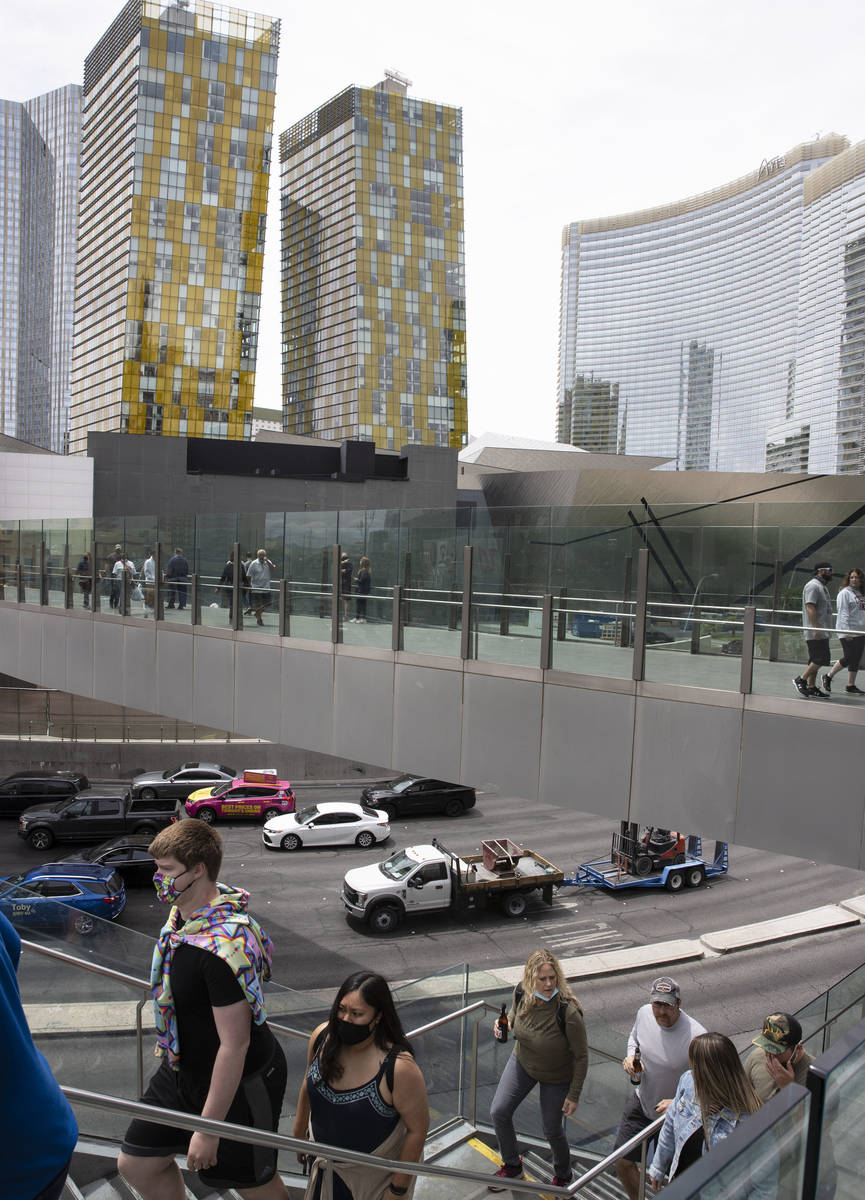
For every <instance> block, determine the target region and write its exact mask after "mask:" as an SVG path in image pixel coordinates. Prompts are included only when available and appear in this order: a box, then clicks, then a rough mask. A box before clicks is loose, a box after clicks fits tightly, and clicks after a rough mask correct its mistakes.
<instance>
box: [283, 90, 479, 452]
mask: <svg viewBox="0 0 865 1200" xmlns="http://www.w3.org/2000/svg"><path fill="white" fill-rule="evenodd" d="M408 86H409V81H408V80H406V79H404V78H403V77H402V76H399V75H397V74H396V73H395V72H388V73H387V74H386V77H385V79H384V81H383V82H382V83H380V84H378V85H377V86H376V87H374V88H361V87H350V88H347V89H346V90H345V91H343V92H340V94H339V95H338V96H335V97H334V98H333V99H332V100H329V101H328V102H327V104H324V105H322V107H321V108H319V109H317V110H316V111H315V112H313V113H310V115H309V116H307V117H304V119H303V120H302V121H298V123H297V124H296V125H293V126H292V127H291V128H290V129H288V130H287V131H286V132H285V133H283V134H282V137H281V140H280V161H281V163H282V180H281V197H282V201H281V203H282V304H283V318H282V320H283V325H282V328H283V341H282V373H283V413H284V427H285V430H286V431H287V432H288V433H294V434H308V435H314V436H317V437H325V438H334V439H342V438H359V439H365V440H373V441H375V443H376V445H377V446H379V447H381V448H382V449H397V450H398V449H399V448H400V447H401V446H402V445H404V444H406V443H421V444H424V445H435V446H457V447H459V446H463V445H465V442H466V440H467V431H468V425H467V412H466V333H465V328H466V325H465V256H464V253H465V252H464V244H463V186H462V112H461V110H460V109H458V108H451V107H449V106H448V105H444V104H435V103H433V102H431V101H426V100H415V99H413V98H412V97H410V96H409V95H408V94H407V93H408Z"/></svg>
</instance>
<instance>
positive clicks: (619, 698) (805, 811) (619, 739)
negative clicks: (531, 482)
mask: <svg viewBox="0 0 865 1200" xmlns="http://www.w3.org/2000/svg"><path fill="white" fill-rule="evenodd" d="M0 671H3V672H6V673H8V674H9V675H12V676H13V677H15V678H19V679H25V680H28V681H31V682H33V683H37V684H40V685H41V686H56V687H62V688H65V689H66V690H68V691H73V692H75V693H77V694H80V695H83V696H98V697H99V698H101V699H103V700H107V701H110V702H112V703H115V704H131V702H132V698H133V693H134V701H135V707H137V708H139V709H144V710H146V711H152V712H156V713H161V714H163V715H165V716H168V717H178V718H180V719H183V720H186V721H194V722H196V723H199V724H201V725H208V726H211V727H213V728H218V729H230V730H232V731H233V732H234V733H236V734H238V735H247V736H253V737H265V738H268V739H270V740H273V741H275V742H278V743H281V744H283V745H288V746H292V745H293V746H298V747H304V748H306V749H307V750H309V751H311V752H313V753H320V754H330V755H337V756H339V757H341V758H346V759H351V760H358V761H362V762H374V763H381V764H383V765H384V766H387V767H392V768H393V769H395V770H418V771H423V772H428V773H430V774H435V775H440V776H442V777H445V778H452V779H459V780H461V781H463V782H465V783H470V784H473V785H475V786H477V787H484V788H490V787H496V788H498V789H500V790H501V791H502V792H506V793H508V794H511V795H519V796H523V797H525V800H526V803H527V804H531V803H532V802H533V801H534V800H535V799H536V798H537V797H541V798H542V799H543V800H545V801H550V802H552V803H554V804H557V805H560V806H572V807H573V808H574V810H575V811H580V812H593V813H598V814H601V815H603V816H607V817H611V818H620V817H624V816H626V815H628V814H629V813H630V815H631V817H632V818H633V819H635V820H641V821H646V822H652V823H655V824H665V825H670V826H673V827H678V828H681V829H685V830H688V831H692V832H699V833H702V834H704V835H705V836H707V837H725V838H726V839H727V840H729V841H735V842H739V843H742V844H744V845H750V846H757V847H760V846H763V847H766V848H767V849H771V850H775V851H781V852H784V853H789V854H796V855H801V856H805V857H809V858H814V859H818V860H821V861H826V862H834V863H837V864H839V865H843V866H850V867H856V868H859V869H862V868H865V854H863V818H865V781H863V773H862V769H861V763H862V746H863V732H865V712H863V711H862V710H861V709H847V708H842V707H841V706H834V707H833V706H829V705H823V706H818V705H816V704H809V705H805V704H803V703H802V702H801V700H797V699H795V698H793V697H791V698H790V699H789V700H785V699H776V698H769V697H761V696H741V695H738V694H737V693H730V692H716V691H711V690H708V689H702V688H688V687H680V686H674V685H667V684H658V683H638V684H635V683H632V682H631V681H630V680H621V679H612V678H596V677H594V676H592V677H589V676H580V675H571V674H567V673H565V672H561V671H547V672H542V671H540V670H535V669H532V668H524V667H509V666H505V665H500V664H495V663H480V662H468V663H463V662H461V661H460V660H459V659H446V658H432V657H424V656H418V655H412V654H409V653H398V654H394V653H392V652H390V651H388V650H381V649H374V648H366V647H364V648H361V647H356V646H345V645H339V646H332V645H330V644H327V643H318V642H302V641H299V640H294V639H292V640H284V641H282V642H278V641H276V639H274V638H273V637H272V636H269V635H267V634H261V633H258V632H251V631H250V632H246V631H245V632H243V633H238V634H235V633H232V632H231V631H229V630H210V629H197V630H195V631H193V630H192V629H191V628H177V627H174V628H172V627H171V626H166V625H164V624H157V623H153V622H145V621H142V620H137V619H127V620H120V619H118V618H113V619H110V620H109V619H104V618H102V619H100V618H94V617H93V616H92V615H91V614H90V613H88V612H84V611H82V610H78V611H71V612H66V611H64V610H62V609H38V608H34V607H30V606H17V605H13V604H9V603H6V602H0ZM133 683H134V687H133Z"/></svg>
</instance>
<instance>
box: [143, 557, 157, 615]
mask: <svg viewBox="0 0 865 1200" xmlns="http://www.w3.org/2000/svg"><path fill="white" fill-rule="evenodd" d="M141 573H142V574H143V576H144V615H145V617H149V616H150V615H151V613H152V612H153V608H154V605H155V604H156V559H155V558H154V557H153V551H152V550H148V551H147V558H145V560H144V566H143V567H142V568H141Z"/></svg>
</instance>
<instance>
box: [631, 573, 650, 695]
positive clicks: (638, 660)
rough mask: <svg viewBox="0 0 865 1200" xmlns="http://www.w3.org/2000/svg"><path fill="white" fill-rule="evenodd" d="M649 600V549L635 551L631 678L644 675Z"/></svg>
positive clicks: (642, 677)
mask: <svg viewBox="0 0 865 1200" xmlns="http://www.w3.org/2000/svg"><path fill="white" fill-rule="evenodd" d="M648 600H649V551H648V550H638V551H637V602H636V608H635V612H634V660H633V665H632V668H631V678H632V679H637V680H640V679H645V677H646V607H647V605H648Z"/></svg>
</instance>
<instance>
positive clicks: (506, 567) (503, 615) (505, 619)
mask: <svg viewBox="0 0 865 1200" xmlns="http://www.w3.org/2000/svg"><path fill="white" fill-rule="evenodd" d="M510 593H511V556H510V554H506V555H505V556H504V560H503V561H502V607H501V608H500V609H499V636H500V637H507V636H508V634H509V633H510V631H511V610H510V607H509V605H508V600H509V598H510Z"/></svg>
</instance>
